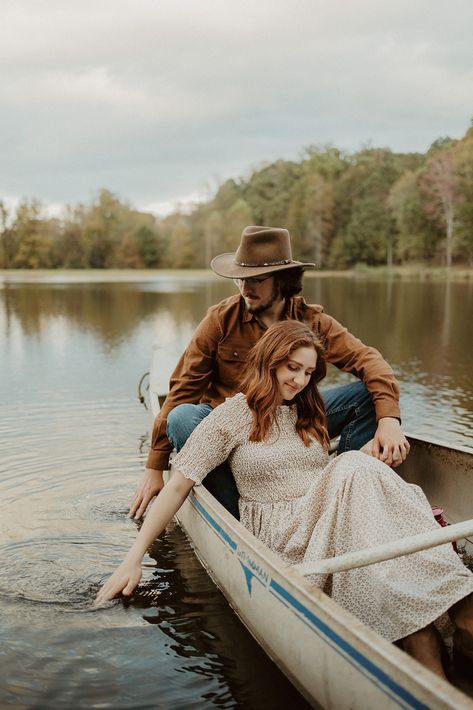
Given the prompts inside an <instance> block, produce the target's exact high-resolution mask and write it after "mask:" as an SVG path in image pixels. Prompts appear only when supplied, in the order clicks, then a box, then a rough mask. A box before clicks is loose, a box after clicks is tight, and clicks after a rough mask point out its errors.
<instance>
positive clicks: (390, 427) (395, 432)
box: [371, 417, 411, 468]
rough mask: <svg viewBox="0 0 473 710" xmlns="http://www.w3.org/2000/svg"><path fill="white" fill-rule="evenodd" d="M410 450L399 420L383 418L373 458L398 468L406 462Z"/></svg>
mask: <svg viewBox="0 0 473 710" xmlns="http://www.w3.org/2000/svg"><path fill="white" fill-rule="evenodd" d="M410 448H411V447H410V445H409V442H408V441H407V439H406V437H405V436H404V434H403V432H402V429H401V424H400V423H399V420H398V419H395V418H394V417H383V418H382V419H380V420H379V421H378V428H377V429H376V433H375V435H374V439H373V446H372V450H371V454H372V456H374V457H375V458H377V459H380V461H384V463H386V464H388V466H392V467H393V468H396V466H399V464H401V463H402V462H403V461H404V459H405V458H406V456H407V454H408V453H409V449H410Z"/></svg>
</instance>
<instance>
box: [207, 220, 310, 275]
mask: <svg viewBox="0 0 473 710" xmlns="http://www.w3.org/2000/svg"><path fill="white" fill-rule="evenodd" d="M309 266H315V264H311V263H303V262H302V261H294V259H293V258H292V249H291V237H290V235H289V232H288V230H287V229H281V228H280V227H245V229H244V230H243V232H242V235H241V239H240V245H239V247H238V249H237V250H236V252H235V253H234V254H233V253H226V254H219V255H218V256H216V257H214V258H213V259H212V262H211V264H210V267H211V268H212V269H213V271H215V273H216V274H218V275H219V276H225V277H226V278H229V279H245V278H251V277H252V276H260V275H262V274H269V273H271V272H272V271H283V270H284V269H294V268H296V267H304V268H306V267H309Z"/></svg>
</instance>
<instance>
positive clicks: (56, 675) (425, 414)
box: [0, 274, 473, 708]
mask: <svg viewBox="0 0 473 710" xmlns="http://www.w3.org/2000/svg"><path fill="white" fill-rule="evenodd" d="M232 292H233V286H232V284H230V283H228V282H226V281H221V280H218V279H217V278H215V277H211V276H210V277H208V278H207V277H195V278H189V277H187V278H183V279H181V280H177V279H176V277H175V276H172V277H171V276H166V275H163V276H159V277H158V276H156V277H155V278H153V279H152V280H141V281H137V282H135V283H132V282H129V283H128V282H123V281H122V282H119V283H113V282H110V283H100V282H98V281H97V280H95V281H90V279H89V280H88V275H87V274H84V275H80V276H79V277H77V276H76V275H74V276H72V277H71V276H68V275H66V276H63V275H60V274H57V275H55V276H54V278H53V279H50V278H49V279H45V280H43V281H39V282H38V281H37V280H30V282H27V281H26V280H24V281H17V280H10V281H8V280H7V281H4V282H3V284H0V373H1V374H0V378H1V387H2V401H1V403H0V555H1V560H2V576H1V578H0V611H1V617H0V618H1V622H0V637H1V638H0V642H1V643H0V649H1V650H0V653H1V662H0V705H2V707H3V706H5V707H16V708H21V707H35V708H49V707H51V708H63V707H67V708H71V707H73V708H81V707H84V708H85V707H87V708H89V707H97V708H98V707H100V708H108V707H113V708H148V707H149V708H186V707H196V706H197V707H203V708H204V707H222V708H226V707H238V706H241V707H245V708H286V707H301V708H302V707H304V706H305V705H304V702H303V700H302V698H301V697H300V696H299V695H298V694H297V693H296V692H295V691H294V689H293V688H292V686H291V685H290V684H289V683H288V682H287V681H286V680H285V678H284V677H283V676H282V675H281V674H280V673H279V672H278V671H277V669H276V668H275V667H274V665H273V664H272V663H271V662H270V661H269V660H268V659H267V658H266V656H265V655H264V654H263V653H262V652H261V651H260V649H259V647H258V646H257V644H256V643H255V642H254V641H253V640H252V638H251V637H250V636H249V635H248V634H247V633H246V631H245V630H244V628H243V627H242V625H241V624H240V623H239V621H238V620H237V619H236V618H235V616H234V615H233V614H232V613H231V612H230V610H229V608H228V606H227V604H226V602H225V600H224V599H223V597H222V596H221V595H220V593H219V592H218V591H217V590H216V589H215V587H214V586H213V584H212V582H211V581H210V579H209V577H208V576H207V575H206V574H205V572H204V571H203V570H202V568H201V567H200V565H199V563H198V562H197V561H196V559H195V557H194V555H193V554H192V551H191V549H190V546H189V544H188V543H187V541H186V539H185V537H184V536H183V535H182V533H181V532H180V530H179V529H178V528H176V527H174V526H172V525H171V526H170V527H169V528H168V530H167V531H166V532H165V533H164V534H163V535H162V536H161V538H160V539H159V540H158V541H156V543H155V545H154V546H153V548H152V549H151V550H150V553H149V555H148V556H147V557H146V558H145V563H146V564H147V566H146V567H145V572H144V575H143V582H142V585H141V586H140V591H139V593H138V594H137V595H136V596H135V598H134V599H133V601H132V602H129V603H123V602H122V601H120V600H115V601H113V602H111V603H110V604H108V605H106V607H105V608H103V609H98V610H97V609H94V608H93V607H92V606H91V602H92V600H93V598H94V596H95V593H96V591H97V589H98V588H99V586H100V585H101V583H102V582H103V581H104V579H105V578H106V577H107V575H108V574H109V573H110V572H111V571H112V570H113V569H114V567H115V566H116V564H117V563H118V562H119V561H120V559H121V558H122V556H123V554H124V552H125V551H126V550H127V549H128V547H129V546H130V544H131V541H132V540H133V538H134V536H135V534H136V524H135V523H134V522H132V521H130V520H128V519H127V518H126V511H127V509H128V506H129V502H130V498H131V493H132V491H133V489H134V487H135V486H136V484H137V482H138V480H139V478H140V476H141V470H142V467H143V465H144V462H145V459H146V455H147V449H148V445H149V433H150V421H149V415H148V414H147V412H146V411H145V410H144V408H143V407H141V406H140V405H139V404H138V401H137V398H136V388H137V383H138V380H139V377H140V375H141V374H142V373H143V372H145V371H146V370H147V369H148V364H149V358H150V352H151V348H152V345H153V344H154V343H155V342H156V341H159V343H160V344H161V345H164V347H162V349H161V351H160V352H162V373H163V381H164V380H165V379H166V376H167V373H168V372H169V371H170V370H171V368H172V365H173V363H174V362H175V360H176V358H177V355H178V354H179V352H180V351H181V350H182V348H183V347H184V345H185V343H186V342H187V340H188V339H189V337H190V335H191V333H192V331H193V329H194V327H195V325H196V323H197V322H198V321H199V319H200V318H201V316H202V314H203V313H204V312H205V310H206V308H207V307H208V306H209V305H211V304H212V303H215V302H217V301H218V300H220V299H221V298H223V297H225V296H226V295H229V294H230V293H232ZM305 294H306V296H307V298H308V300H309V301H313V302H320V303H323V304H324V305H325V307H326V310H327V311H328V312H329V313H330V314H331V315H333V316H335V317H337V318H338V319H339V320H340V321H342V322H343V323H344V324H346V325H348V326H349V327H350V330H351V331H352V332H354V333H356V334H357V335H358V336H359V337H361V338H362V339H363V340H365V341H366V342H369V343H370V344H372V345H375V346H376V347H378V348H379V349H380V350H381V351H382V352H383V353H384V354H385V355H386V357H387V358H388V359H389V361H390V362H391V364H392V365H393V367H394V369H395V371H396V374H397V376H398V378H399V380H400V381H401V384H402V391H403V396H402V408H403V417H404V423H405V426H406V428H407V429H408V430H410V431H413V432H418V433H421V434H422V433H423V434H428V435H429V436H435V437H437V438H438V439H441V440H443V441H449V442H452V443H455V444H461V445H464V446H470V447H471V446H472V438H471V431H472V424H473V401H472V399H473V398H472V393H473V368H472V364H473V361H472V356H471V349H470V347H471V342H470V328H471V326H470V323H471V315H472V313H473V284H472V283H429V282H421V281H409V282H400V281H392V282H381V281H379V282H377V281H369V282H363V281H360V280H350V279H307V282H306V287H305ZM347 379H348V376H347V375H344V374H343V373H338V371H336V370H331V371H330V373H329V382H330V383H335V382H343V381H346V380H347Z"/></svg>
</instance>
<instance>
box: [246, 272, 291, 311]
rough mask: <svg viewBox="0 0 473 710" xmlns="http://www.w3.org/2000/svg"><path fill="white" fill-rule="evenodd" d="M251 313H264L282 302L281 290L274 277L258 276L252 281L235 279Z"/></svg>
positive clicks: (251, 279)
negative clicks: (278, 302)
mask: <svg viewBox="0 0 473 710" xmlns="http://www.w3.org/2000/svg"><path fill="white" fill-rule="evenodd" d="M235 283H236V285H237V286H238V288H239V289H240V293H241V295H242V296H243V298H244V299H245V304H246V307H247V309H248V311H249V312H250V313H252V314H253V315H255V316H256V315H258V314H259V313H264V311H267V310H268V309H269V308H271V306H272V305H273V304H274V303H276V302H277V301H279V300H280V298H281V296H280V294H279V289H278V288H277V286H276V283H275V281H274V277H273V276H256V277H255V278H250V279H235Z"/></svg>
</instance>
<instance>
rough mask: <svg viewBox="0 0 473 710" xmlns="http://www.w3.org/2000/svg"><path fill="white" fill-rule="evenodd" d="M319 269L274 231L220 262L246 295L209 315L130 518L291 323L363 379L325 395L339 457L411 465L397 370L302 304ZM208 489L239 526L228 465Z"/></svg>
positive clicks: (244, 242)
mask: <svg viewBox="0 0 473 710" xmlns="http://www.w3.org/2000/svg"><path fill="white" fill-rule="evenodd" d="M313 266H315V264H312V263H302V262H299V261H294V260H293V258H292V251H291V241H290V236H289V232H288V231H287V230H286V229H280V228H272V227H269V228H267V227H246V228H245V229H244V230H243V233H242V236H241V241H240V245H239V247H238V249H237V251H236V253H235V254H220V255H219V256H216V257H215V258H214V259H213V260H212V263H211V267H212V269H213V271H215V273H217V274H218V275H220V276H224V277H225V278H231V279H234V280H235V283H236V285H237V286H238V289H239V294H238V295H236V296H231V297H230V298H226V299H224V300H223V301H221V302H220V303H218V304H217V305H216V306H212V307H211V308H209V310H208V312H207V315H206V316H205V318H204V319H203V320H202V321H201V323H200V324H199V325H198V326H197V329H196V331H195V333H194V336H193V337H192V340H191V342H190V343H189V345H188V347H187V348H186V350H185V352H184V353H183V355H182V356H181V358H180V360H179V362H178V364H177V366H176V369H175V370H174V373H173V375H172V377H171V381H170V388H169V393H168V395H167V397H166V401H165V402H164V405H163V407H162V409H161V411H160V413H159V415H158V416H157V417H156V421H155V423H154V427H153V434H152V441H151V450H150V452H149V456H148V461H147V468H146V469H145V473H144V476H143V479H142V481H141V483H140V485H139V487H138V489H137V491H136V493H135V498H134V501H133V503H132V505H131V508H130V513H129V514H130V516H135V517H137V518H140V517H141V516H142V515H143V513H144V512H145V510H146V508H147V506H148V504H149V502H150V501H151V499H152V498H153V497H154V496H155V495H157V494H158V493H159V491H160V490H161V489H162V487H163V485H164V484H163V474H162V472H163V470H165V469H166V468H167V466H168V461H169V455H170V453H171V451H172V449H173V447H174V446H175V447H176V448H177V450H179V449H180V448H181V447H182V446H183V444H184V443H185V441H186V439H187V438H188V436H189V435H190V433H191V432H192V430H193V429H194V428H195V427H196V426H197V424H198V423H199V422H200V421H201V420H202V419H203V418H204V417H205V416H207V414H209V412H211V411H212V409H213V408H214V407H216V406H217V405H218V404H220V403H221V402H223V400H224V399H225V398H226V397H229V396H231V395H233V394H235V392H237V391H238V379H239V375H240V373H241V370H242V366H243V364H244V362H245V360H246V357H247V354H248V352H249V351H250V350H251V348H252V346H253V345H254V344H255V343H256V342H257V341H258V340H259V338H260V337H261V335H262V334H263V333H264V331H265V330H266V329H267V328H268V327H269V326H270V325H272V324H273V323H275V322H276V321H278V320H282V319H286V318H294V319H295V320H300V321H304V322H306V323H307V324H308V325H310V327H311V328H312V329H313V330H314V332H316V333H317V334H318V335H319V337H320V338H321V339H322V342H323V343H324V345H325V348H326V358H327V361H328V362H331V363H333V364H334V365H336V366H337V367H338V368H340V369H341V370H344V371H346V372H350V373H352V374H354V375H355V376H356V377H358V378H359V380H360V381H359V382H354V383H352V384H349V385H344V386H342V387H336V388H334V389H331V390H328V391H327V392H325V393H324V401H325V407H326V412H327V421H328V429H329V434H330V437H331V438H332V437H334V436H338V435H340V444H339V447H338V452H339V453H342V452H343V451H348V450H352V449H360V448H362V447H365V448H364V450H365V451H367V452H369V453H371V454H372V455H373V456H375V457H376V458H380V459H381V460H383V461H385V462H386V463H387V464H388V465H393V466H396V465H399V464H400V463H401V462H402V461H403V460H404V459H405V458H406V456H407V454H408V451H409V444H408V442H407V440H406V438H405V437H404V434H403V433H402V430H401V425H400V411H399V387H398V384H397V382H396V380H395V378H394V375H393V372H392V369H391V368H390V366H389V365H388V363H387V362H386V361H385V360H384V359H383V358H382V357H381V355H380V353H379V352H378V351H377V350H375V349H374V348H370V347H368V346H366V345H364V344H363V343H362V342H361V341H360V340H358V339H357V338H355V337H354V336H353V335H351V334H350V333H349V332H348V331H347V329H346V328H344V327H343V326H342V325H340V323H338V322H337V321H336V320H334V319H333V318H331V317H330V316H328V315H327V314H325V313H324V311H323V308H322V306H318V305H308V304H306V302H305V301H304V299H303V298H301V297H299V296H297V295H296V294H298V293H300V291H301V290H302V274H303V271H304V269H305V268H308V267H313ZM204 485H206V486H207V488H209V490H211V492H212V493H213V494H214V495H215V496H216V497H217V499H218V500H220V502H222V503H223V505H225V507H227V508H228V509H229V510H230V511H231V512H232V514H233V515H235V517H238V493H237V491H236V486H235V483H234V481H233V476H232V475H231V472H230V470H229V467H228V464H226V463H225V464H223V465H222V466H220V467H218V469H216V470H215V471H214V472H212V473H211V474H209V475H208V476H207V478H206V479H205V484H204Z"/></svg>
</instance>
